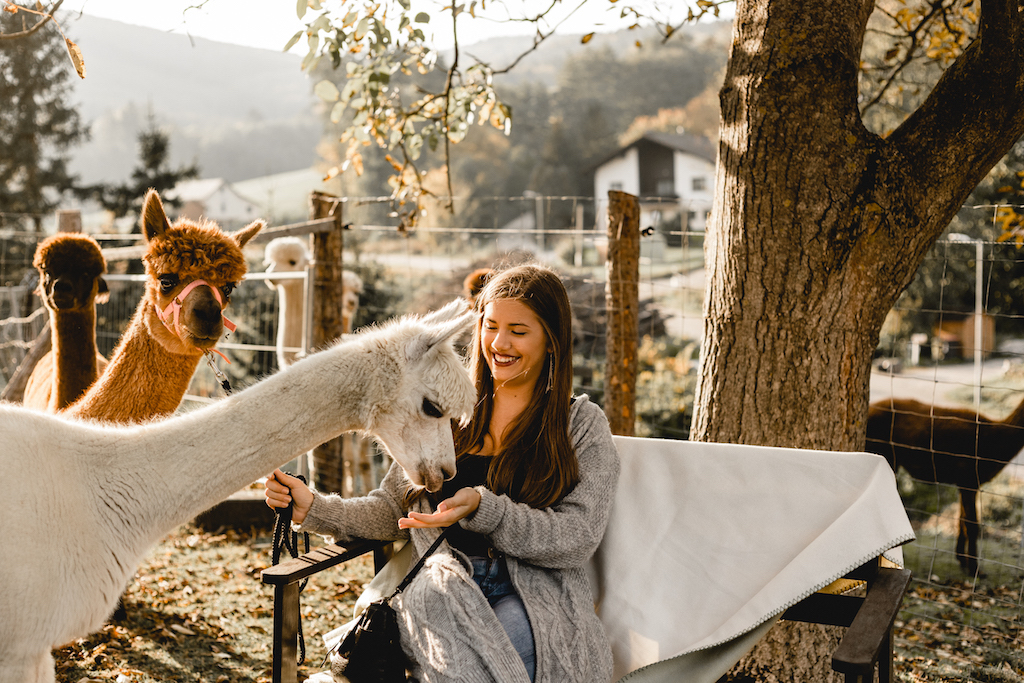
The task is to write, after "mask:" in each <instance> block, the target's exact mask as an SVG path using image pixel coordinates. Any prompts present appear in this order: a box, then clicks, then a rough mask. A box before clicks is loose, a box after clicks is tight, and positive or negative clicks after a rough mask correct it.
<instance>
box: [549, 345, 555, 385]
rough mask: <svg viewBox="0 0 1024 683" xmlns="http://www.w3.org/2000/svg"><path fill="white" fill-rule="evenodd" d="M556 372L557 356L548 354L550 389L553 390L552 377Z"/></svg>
mask: <svg viewBox="0 0 1024 683" xmlns="http://www.w3.org/2000/svg"><path fill="white" fill-rule="evenodd" d="M554 374H555V357H554V356H553V355H551V354H550V353H549V354H548V391H551V377H552V375H554Z"/></svg>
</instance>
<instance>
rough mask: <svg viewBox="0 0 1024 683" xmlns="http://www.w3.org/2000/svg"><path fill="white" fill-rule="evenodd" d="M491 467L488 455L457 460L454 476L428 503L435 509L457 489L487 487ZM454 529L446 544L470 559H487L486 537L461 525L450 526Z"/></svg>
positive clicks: (487, 545)
mask: <svg viewBox="0 0 1024 683" xmlns="http://www.w3.org/2000/svg"><path fill="white" fill-rule="evenodd" d="M490 467H491V456H489V455H464V456H462V457H461V458H459V462H458V469H457V470H456V472H455V476H454V477H452V478H451V479H449V480H448V481H446V482H445V483H444V485H443V486H442V487H441V490H440V491H439V492H438V493H431V494H429V495H430V502H431V503H432V504H433V505H434V507H435V508H436V507H437V505H438V504H439V503H440V502H441V501H444V500H448V499H449V498H451V497H452V496H454V495H455V492H456V491H458V490H459V489H464V488H472V487H474V486H480V485H481V484H483V485H485V486H486V485H487V471H488V470H489V469H490ZM452 526H453V527H454V528H453V529H452V530H451V532H449V534H448V543H449V544H451V546H452V547H453V548H457V549H458V550H461V551H462V552H464V553H466V554H467V555H469V556H470V557H487V551H488V549H489V548H490V547H491V543H490V541H489V540H488V538H487V537H486V536H484V535H483V534H478V533H476V532H473V531H466V530H465V529H464V528H462V525H461V524H458V523H456V524H454V525H452Z"/></svg>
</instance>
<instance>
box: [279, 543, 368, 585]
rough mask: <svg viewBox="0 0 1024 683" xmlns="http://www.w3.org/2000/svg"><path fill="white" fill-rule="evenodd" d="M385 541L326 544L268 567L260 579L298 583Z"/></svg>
mask: <svg viewBox="0 0 1024 683" xmlns="http://www.w3.org/2000/svg"><path fill="white" fill-rule="evenodd" d="M386 545H387V543H386V542H384V541H364V540H361V539H359V540H355V541H352V542H351V543H347V544H345V545H344V546H340V545H325V546H321V547H319V548H314V549H313V550H310V551H309V552H308V553H305V554H304V555H299V556H298V557H296V558H293V559H290V560H285V561H284V562H281V564H277V565H274V566H273V567H267V568H266V569H264V570H263V571H262V572H260V579H261V580H262V581H263V583H266V584H270V585H272V586H282V585H286V584H289V583H298V582H299V581H301V580H302V579H304V578H306V577H307V576H311V575H312V574H316V573H317V572H322V571H323V570H325V569H330V568H331V567H333V566H335V565H338V564H342V563H345V562H348V561H349V560H351V559H354V558H356V557H359V556H360V555H365V554H366V553H369V552H377V551H380V550H382V549H383V548H384V546H386Z"/></svg>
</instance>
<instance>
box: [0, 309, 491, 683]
mask: <svg viewBox="0 0 1024 683" xmlns="http://www.w3.org/2000/svg"><path fill="white" fill-rule="evenodd" d="M472 320H473V316H472V314H470V313H468V312H466V305H465V303H464V302H463V301H461V300H460V301H457V302H453V303H452V304H449V305H448V306H446V307H445V308H444V309H442V310H441V311H438V312H436V313H434V314H431V315H428V316H425V317H423V318H412V317H410V318H404V319H401V320H398V321H395V322H392V323H390V324H387V325H384V326H382V327H380V328H376V329H372V330H370V331H367V332H365V333H363V334H360V335H356V336H355V337H354V338H352V339H350V340H348V341H346V342H344V343H341V344H338V345H336V346H333V347H331V348H329V349H327V350H325V351H321V352H319V353H315V354H312V355H311V356H310V357H309V358H306V359H303V360H302V361H299V362H298V363H296V364H295V365H293V366H291V367H290V368H287V369H286V370H284V371H282V372H279V373H277V374H274V375H271V376H270V377H269V378H267V379H265V380H264V381H262V382H259V383H258V384H256V385H253V386H251V387H249V388H247V389H245V390H243V391H240V392H238V393H236V394H234V395H232V396H230V397H228V398H227V399H225V400H222V401H217V402H215V403H212V404H210V405H208V406H206V407H203V408H201V409H198V410H195V411H192V412H190V413H188V414H186V415H179V416H175V417H172V418H170V419H167V420H163V421H159V422H153V423H149V424H145V425H136V426H114V425H101V424H96V423H88V422H80V421H77V420H70V419H67V418H64V417H61V416H59V415H47V414H44V413H40V412H38V411H33V410H28V409H25V408H22V407H20V406H14V405H3V406H0V442H2V443H3V444H4V447H3V448H2V449H0V481H5V482H8V483H9V484H13V485H11V486H8V487H7V488H8V490H7V491H6V493H5V498H4V509H5V517H4V524H3V525H0V546H2V547H3V548H4V560H3V562H2V563H0V683H52V681H53V680H54V669H53V659H52V657H51V654H50V651H51V649H52V648H55V647H59V646H61V645H64V644H65V643H68V642H69V641H71V640H73V639H75V638H80V637H83V636H85V635H87V634H88V633H89V632H91V631H94V630H96V629H97V628H99V627H100V626H101V625H102V624H103V620H104V619H105V618H106V617H107V616H108V615H109V614H110V612H111V610H112V609H113V608H114V605H115V603H116V602H117V598H118V596H119V595H120V593H121V589H122V588H123V587H124V585H125V584H126V583H127V581H128V580H129V578H130V577H131V576H132V573H133V572H134V571H135V567H136V566H137V565H138V563H139V561H140V560H141V559H142V557H143V556H144V554H145V553H146V552H147V551H148V550H149V548H150V547H151V546H152V545H153V544H154V543H156V542H157V541H158V540H160V538H162V537H163V536H164V535H166V534H167V533H168V532H169V531H171V530H172V529H174V528H175V527H176V526H178V525H180V524H182V523H184V522H186V521H188V520H189V519H192V518H193V517H194V516H195V515H197V514H198V513H200V512H202V511H203V510H205V509H207V508H209V507H210V506H212V505H214V504H216V503H218V502H219V501H221V500H223V499H224V498H226V497H227V496H228V495H229V494H231V493H233V492H235V491H237V490H238V489H239V488H241V487H242V486H244V485H246V484H248V483H250V482H252V481H253V480H255V479H256V478H258V477H259V476H260V475H263V474H266V473H267V472H270V471H272V470H273V469H274V468H275V467H277V466H279V465H281V464H282V463H284V462H287V461H288V460H290V459H291V458H292V457H294V456H295V454H296V453H297V452H300V451H304V450H308V449H310V448H313V447H314V446H316V445H318V444H320V443H323V442H325V441H328V440H330V439H332V438H334V437H336V436H338V435H339V434H340V433H342V432H344V431H348V430H353V429H359V430H363V431H365V432H367V433H370V434H374V435H375V436H376V437H377V438H378V439H380V441H381V443H382V444H383V445H384V447H385V448H387V449H388V451H389V452H390V453H391V454H392V456H393V457H394V458H395V459H396V460H397V461H398V462H399V463H400V464H401V466H402V467H403V468H404V469H405V471H406V473H407V475H408V477H409V479H410V481H411V482H412V483H413V484H414V485H417V486H424V487H425V488H427V489H428V490H430V491H438V490H440V488H441V484H442V482H444V480H445V479H447V478H449V477H450V476H451V475H452V474H453V473H454V472H455V449H454V442H453V440H452V429H451V422H450V420H451V418H459V419H463V420H465V419H468V417H469V414H470V412H471V410H472V407H473V400H474V397H475V391H474V388H473V382H472V380H471V379H470V377H469V373H468V372H467V371H466V368H465V367H464V365H463V364H462V360H461V358H460V357H459V355H458V354H457V353H456V351H455V349H454V348H453V346H452V343H451V338H452V337H454V336H455V335H457V334H459V333H461V332H462V331H463V330H464V329H466V327H467V326H469V325H471V324H472ZM26 463H30V464H31V467H29V468H26ZM396 531H397V529H396ZM40 539H45V542H40Z"/></svg>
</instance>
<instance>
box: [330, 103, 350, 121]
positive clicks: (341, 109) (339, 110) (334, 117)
mask: <svg viewBox="0 0 1024 683" xmlns="http://www.w3.org/2000/svg"><path fill="white" fill-rule="evenodd" d="M346 106H348V105H346V104H345V103H344V102H337V103H335V105H334V108H332V109H331V123H338V122H339V121H341V117H342V115H343V114H344V113H345V107H346Z"/></svg>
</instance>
